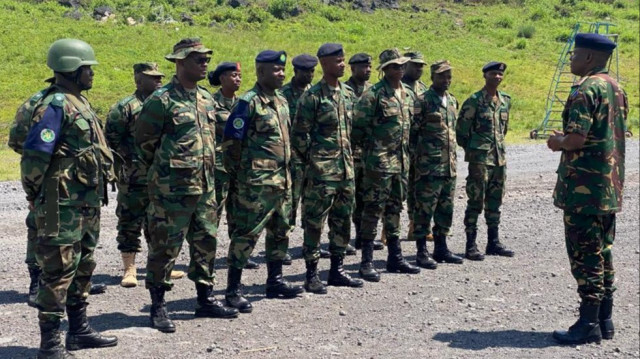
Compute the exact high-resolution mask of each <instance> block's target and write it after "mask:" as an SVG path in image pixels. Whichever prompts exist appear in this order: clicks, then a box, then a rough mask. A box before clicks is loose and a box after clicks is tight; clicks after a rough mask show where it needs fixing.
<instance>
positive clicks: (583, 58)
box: [570, 47, 589, 76]
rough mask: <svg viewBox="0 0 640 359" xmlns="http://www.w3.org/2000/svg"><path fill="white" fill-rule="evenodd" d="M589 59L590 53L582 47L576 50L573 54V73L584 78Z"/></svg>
mask: <svg viewBox="0 0 640 359" xmlns="http://www.w3.org/2000/svg"><path fill="white" fill-rule="evenodd" d="M588 57H589V51H588V50H586V49H583V48H581V47H578V48H575V49H574V50H573V53H572V54H571V57H570V59H571V73H572V74H574V75H576V76H584V75H585V74H586V67H587V66H586V64H587V59H588Z"/></svg>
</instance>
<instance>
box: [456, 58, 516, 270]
mask: <svg viewBox="0 0 640 359" xmlns="http://www.w3.org/2000/svg"><path fill="white" fill-rule="evenodd" d="M506 68H507V65H506V64H505V63H503V62H495V61H492V62H489V63H488V64H486V65H485V66H484V67H483V68H482V72H483V74H484V75H483V76H484V80H485V85H484V87H483V88H482V90H480V91H478V92H476V93H474V94H473V95H471V96H470V97H469V98H468V99H467V100H466V101H465V102H464V103H463V104H462V109H461V110H460V114H459V115H458V123H457V124H456V140H457V141H458V144H459V145H460V146H462V148H463V149H464V160H465V161H466V162H468V163H469V175H468V177H467V185H466V191H467V197H468V199H467V210H466V211H465V213H464V226H465V232H466V235H467V245H466V250H465V257H466V258H467V259H469V260H473V261H481V260H484V255H483V254H482V253H480V251H479V250H478V247H477V245H476V236H477V233H478V232H477V231H478V216H480V213H481V212H482V210H483V209H484V211H485V212H484V218H485V220H486V222H487V227H488V240H487V248H486V253H487V255H497V256H505V257H513V256H514V252H513V251H512V250H509V249H507V247H506V246H505V245H504V244H502V243H500V238H499V235H498V226H499V225H500V206H501V205H502V199H503V197H504V189H505V181H506V179H507V172H506V171H507V158H506V156H505V144H504V138H505V136H506V135H507V130H508V125H509V110H510V109H511V96H509V95H508V94H506V93H504V92H502V91H498V86H500V83H501V82H502V79H503V77H504V71H505V70H506Z"/></svg>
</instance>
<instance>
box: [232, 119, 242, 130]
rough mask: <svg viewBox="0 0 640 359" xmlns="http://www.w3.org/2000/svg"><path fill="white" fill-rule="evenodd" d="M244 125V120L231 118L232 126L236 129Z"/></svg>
mask: <svg viewBox="0 0 640 359" xmlns="http://www.w3.org/2000/svg"><path fill="white" fill-rule="evenodd" d="M243 127H244V120H243V119H241V118H234V119H233V128H235V129H236V130H239V129H241V128H243Z"/></svg>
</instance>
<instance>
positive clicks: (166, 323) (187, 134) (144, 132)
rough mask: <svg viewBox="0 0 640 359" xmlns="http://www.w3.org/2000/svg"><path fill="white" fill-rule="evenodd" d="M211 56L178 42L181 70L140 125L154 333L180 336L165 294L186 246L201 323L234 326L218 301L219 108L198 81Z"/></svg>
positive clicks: (193, 41) (196, 44)
mask: <svg viewBox="0 0 640 359" xmlns="http://www.w3.org/2000/svg"><path fill="white" fill-rule="evenodd" d="M212 52H213V51H211V50H210V49H207V48H205V47H204V45H203V44H202V43H201V42H200V39H198V38H190V39H183V40H180V42H178V43H177V44H175V46H174V47H173V53H171V54H169V55H166V56H165V59H167V60H168V61H171V62H174V63H175V64H176V74H175V76H174V77H173V78H172V79H171V82H169V83H168V84H166V85H164V86H163V87H161V88H160V89H158V90H156V91H155V92H154V93H153V94H151V96H149V98H148V99H147V100H146V101H145V103H144V105H143V106H142V111H141V112H140V115H139V117H138V121H137V123H136V132H135V145H136V149H137V150H138V155H139V156H140V162H141V166H142V167H143V170H144V171H145V172H146V173H148V175H147V178H148V179H149V184H148V190H149V199H150V203H149V208H148V210H147V218H148V223H149V235H150V238H149V256H148V259H147V277H146V280H145V285H146V287H147V289H149V293H150V295H151V310H150V317H151V326H152V327H153V328H156V329H158V330H159V331H161V332H165V333H172V332H175V330H176V327H175V325H174V324H173V322H172V321H171V319H170V318H169V317H168V315H167V306H166V303H165V300H164V295H165V292H166V291H168V290H171V288H172V287H173V283H172V282H171V278H170V273H171V270H172V269H173V266H174V264H175V260H176V257H177V256H178V254H179V252H180V248H181V247H182V243H183V242H184V240H185V239H186V240H187V242H188V243H189V255H190V263H189V273H188V277H189V279H191V280H192V281H194V282H195V286H196V292H197V304H196V308H195V316H196V317H212V318H233V317H236V316H238V311H237V310H236V309H235V308H227V307H224V305H223V304H222V303H221V302H219V301H217V300H216V299H215V298H214V297H213V279H214V276H215V273H214V262H215V259H216V246H217V238H216V235H217V233H216V231H217V228H216V223H217V218H216V217H217V215H216V210H217V205H216V197H215V185H214V181H213V177H214V167H215V121H216V118H215V103H214V101H213V98H212V97H211V94H210V93H209V92H208V91H207V90H205V89H204V88H203V87H200V86H198V81H200V80H202V79H204V78H206V77H207V64H208V63H209V61H210V60H211V57H210V55H211V53H212Z"/></svg>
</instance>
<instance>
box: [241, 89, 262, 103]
mask: <svg viewBox="0 0 640 359" xmlns="http://www.w3.org/2000/svg"><path fill="white" fill-rule="evenodd" d="M257 94H258V93H257V92H255V91H254V90H249V91H247V92H245V93H243V94H242V96H240V97H238V100H239V101H244V102H251V100H252V99H253V98H254V97H255V96H256V95H257Z"/></svg>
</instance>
